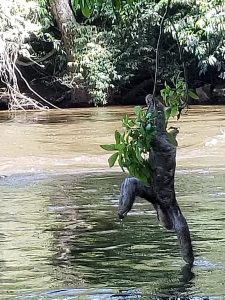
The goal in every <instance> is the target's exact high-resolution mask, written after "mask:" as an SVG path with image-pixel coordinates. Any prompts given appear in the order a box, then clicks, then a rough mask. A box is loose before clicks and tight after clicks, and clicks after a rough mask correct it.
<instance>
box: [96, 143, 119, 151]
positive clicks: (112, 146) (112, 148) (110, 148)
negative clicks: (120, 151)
mask: <svg viewBox="0 0 225 300" xmlns="http://www.w3.org/2000/svg"><path fill="white" fill-rule="evenodd" d="M100 147H101V148H102V149H104V150H106V151H115V150H116V145H115V144H107V145H100Z"/></svg>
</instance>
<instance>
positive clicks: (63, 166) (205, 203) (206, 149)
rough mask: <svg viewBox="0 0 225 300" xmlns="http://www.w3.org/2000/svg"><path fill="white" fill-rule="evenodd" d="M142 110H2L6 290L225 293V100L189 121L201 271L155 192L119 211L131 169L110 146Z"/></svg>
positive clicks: (0, 264) (82, 294) (187, 185)
mask: <svg viewBox="0 0 225 300" xmlns="http://www.w3.org/2000/svg"><path fill="white" fill-rule="evenodd" d="M131 111H132V110H131V108H129V107H128V108H122V109H121V108H104V109H78V110H63V111H50V112H47V113H43V112H41V113H40V112H29V113H27V114H23V113H22V114H17V115H14V116H12V115H8V114H7V113H0V122H1V125H0V126H1V131H0V137H1V141H2V145H1V149H0V161H1V164H0V175H2V177H1V179H0V247H1V248H0V249H1V251H0V296H1V297H0V299H79V300H86V299H91V300H93V299H115V300H118V299H156V298H157V297H158V298H157V299H169V298H168V297H173V299H176V298H177V299H178V298H179V297H180V298H182V297H183V298H184V297H189V298H192V299H199V298H198V297H202V298H204V297H208V298H209V299H223V298H224V297H223V295H224V294H225V254H224V246H225V227H224V222H225V217H224V216H225V206H224V205H223V202H224V201H225V180H224V179H225V175H224V174H225V163H224V146H225V133H224V130H225V117H224V116H225V108H224V107H210V108H207V107H197V108H194V109H190V110H189V111H188V114H187V115H185V116H183V118H182V121H180V122H179V124H178V126H179V127H180V134H179V145H180V147H179V149H178V160H177V177H176V190H177V198H178V201H179V203H180V206H181V207H182V211H183V212H184V214H185V216H186V218H187V220H188V223H189V225H190V228H191V234H192V239H193V244H194V250H195V254H196V260H195V265H194V268H193V269H192V270H189V269H188V268H185V267H184V264H183V261H182V259H181V257H180V253H179V248H178V246H177V244H176V238H175V236H174V234H173V233H170V232H166V231H165V230H164V229H162V228H161V227H160V226H159V224H158V221H157V218H156V215H155V212H154V210H153V209H152V207H151V205H149V204H148V203H147V202H145V201H143V200H141V199H138V200H137V202H136V204H135V207H134V209H133V210H132V212H131V213H130V214H129V216H128V217H127V218H126V219H125V221H124V222H123V224H121V223H120V221H119V220H118V218H117V215H116V208H117V199H118V193H119V186H120V184H121V181H122V179H123V178H124V174H122V173H121V172H119V169H118V168H116V169H115V171H111V170H110V169H108V167H107V158H108V154H106V153H105V152H104V151H103V150H102V149H100V148H99V144H103V143H110V142H112V141H113V138H112V135H113V131H114V130H115V129H116V128H118V127H119V126H120V122H119V120H120V119H121V117H122V115H123V114H124V113H126V112H127V113H129V114H130V113H131ZM5 176H6V177H5Z"/></svg>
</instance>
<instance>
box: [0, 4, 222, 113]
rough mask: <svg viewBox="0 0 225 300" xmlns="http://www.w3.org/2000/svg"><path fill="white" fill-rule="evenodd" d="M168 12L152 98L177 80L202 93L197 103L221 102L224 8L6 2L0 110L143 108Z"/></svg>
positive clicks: (0, 10)
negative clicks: (97, 107)
mask: <svg viewBox="0 0 225 300" xmlns="http://www.w3.org/2000/svg"><path fill="white" fill-rule="evenodd" d="M168 4H169V7H168V12H167V14H166V16H165V22H164V26H163V32H162V37H161V42H160V45H159V53H160V55H159V64H158V79H157V86H158V90H157V92H158V93H159V90H160V89H161V88H162V87H163V86H164V84H165V82H166V83H167V84H168V85H169V86H171V87H173V85H174V82H176V80H177V79H178V78H179V79H180V80H181V81H182V79H185V80H187V82H188V86H189V87H190V88H193V89H195V88H199V87H200V90H199V94H200V95H199V96H200V99H201V98H203V100H204V97H205V98H206V99H205V100H210V99H213V100H214V102H217V101H220V100H221V99H222V98H221V94H220V95H219V94H218V95H216V93H215V87H216V86H217V85H218V84H219V85H221V84H223V83H224V80H225V63H224V62H225V39H224V35H225V4H224V1H223V0H211V1H208V0H171V1H167V0H160V1H159V0H105V1H103V0H73V1H70V0H17V1H16V0H8V1H1V3H0V96H1V102H0V104H1V105H0V106H1V107H2V108H6V107H9V109H21V108H22V109H24V108H45V107H46V106H48V107H51V105H50V103H51V104H53V105H55V106H59V107H77V106H88V105H95V106H99V105H106V104H107V103H109V104H133V103H140V104H141V103H144V97H145V95H146V94H147V93H149V92H152V89H153V84H154V74H155V68H156V67H155V65H156V64H155V63H156V62H155V59H156V48H157V41H158V36H159V31H160V22H161V20H162V17H163V15H164V14H165V11H166V7H167V5H168ZM184 70H186V72H184ZM184 73H186V74H184ZM202 87H203V88H202ZM204 95H205V96H204ZM49 102H50V103H49Z"/></svg>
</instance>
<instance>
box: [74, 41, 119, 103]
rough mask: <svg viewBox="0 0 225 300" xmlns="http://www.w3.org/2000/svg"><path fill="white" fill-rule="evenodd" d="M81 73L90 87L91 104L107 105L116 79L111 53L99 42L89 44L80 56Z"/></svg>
mask: <svg viewBox="0 0 225 300" xmlns="http://www.w3.org/2000/svg"><path fill="white" fill-rule="evenodd" d="M78 62H79V72H80V74H81V75H82V77H83V78H84V80H85V82H86V84H87V85H88V89H89V93H90V96H91V102H92V103H93V104H94V105H95V106H101V105H105V104H106V103H107V99H108V97H109V95H110V89H111V88H113V87H114V86H113V84H112V81H113V80H114V79H115V78H116V75H117V73H116V71H115V66H114V65H113V63H112V55H111V53H110V52H109V51H108V50H107V49H106V48H105V47H104V45H102V44H100V43H98V42H89V43H87V44H86V47H85V48H83V53H82V54H80V56H79V59H78Z"/></svg>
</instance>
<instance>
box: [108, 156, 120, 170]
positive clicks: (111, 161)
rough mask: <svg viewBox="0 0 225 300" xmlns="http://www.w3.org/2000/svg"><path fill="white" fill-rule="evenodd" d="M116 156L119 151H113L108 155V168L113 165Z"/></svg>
mask: <svg viewBox="0 0 225 300" xmlns="http://www.w3.org/2000/svg"><path fill="white" fill-rule="evenodd" d="M118 156H119V152H116V153H114V154H113V155H111V156H110V158H109V159H108V163H109V166H110V168H111V167H113V166H114V165H115V162H116V160H117V158H118Z"/></svg>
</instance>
